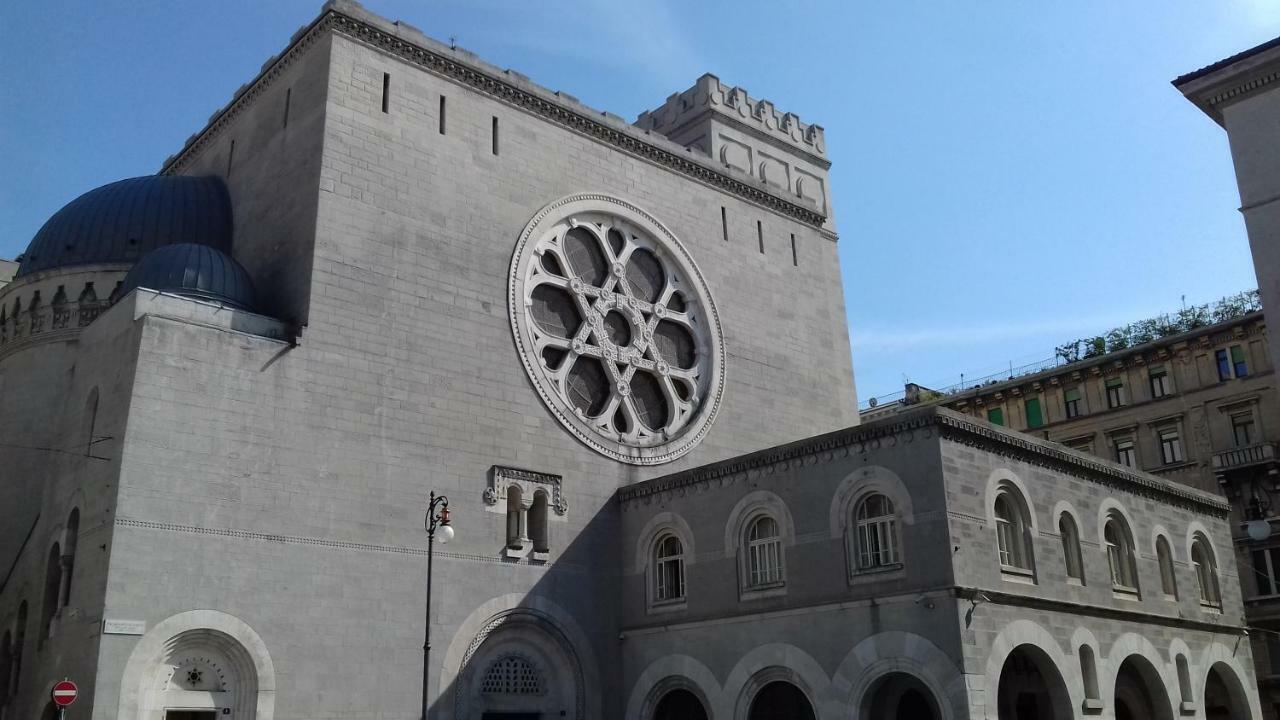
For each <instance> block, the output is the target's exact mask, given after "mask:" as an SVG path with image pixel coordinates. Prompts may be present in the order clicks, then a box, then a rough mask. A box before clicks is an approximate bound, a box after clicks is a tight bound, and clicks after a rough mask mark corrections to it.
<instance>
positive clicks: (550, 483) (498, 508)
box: [484, 465, 569, 517]
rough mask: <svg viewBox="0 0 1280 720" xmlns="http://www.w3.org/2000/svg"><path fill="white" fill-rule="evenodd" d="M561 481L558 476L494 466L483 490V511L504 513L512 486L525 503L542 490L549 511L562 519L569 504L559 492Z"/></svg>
mask: <svg viewBox="0 0 1280 720" xmlns="http://www.w3.org/2000/svg"><path fill="white" fill-rule="evenodd" d="M562 480H563V478H561V477H560V476H559V475H550V474H547V473H540V472H534V471H532V470H522V469H520V468H513V467H505V466H502V465H494V466H493V467H492V468H491V469H490V470H489V486H488V487H486V488H485V489H484V504H485V509H486V510H488V511H489V512H496V513H505V512H506V511H507V491H508V490H509V489H510V488H511V487H512V486H515V487H518V488H520V496H521V498H522V499H523V500H524V501H525V502H527V503H532V502H533V493H534V491H536V490H537V489H539V488H543V489H545V490H546V491H547V495H548V496H549V497H550V498H551V509H552V510H554V511H555V514H556V515H559V516H561V517H563V516H564V515H565V513H567V512H568V511H569V504H568V502H566V501H565V499H564V495H563V493H562V492H561V488H560V485H561V481H562Z"/></svg>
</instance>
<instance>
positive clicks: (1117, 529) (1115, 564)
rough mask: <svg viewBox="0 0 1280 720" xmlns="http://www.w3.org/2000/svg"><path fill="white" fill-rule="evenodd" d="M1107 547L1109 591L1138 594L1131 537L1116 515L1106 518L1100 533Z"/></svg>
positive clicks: (1126, 527) (1136, 570)
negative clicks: (1109, 575)
mask: <svg viewBox="0 0 1280 720" xmlns="http://www.w3.org/2000/svg"><path fill="white" fill-rule="evenodd" d="M1102 539H1103V541H1104V542H1105V543H1106V546H1107V565H1108V566H1109V567H1110V568H1111V589H1112V590H1115V591H1116V592H1122V593H1129V594H1134V593H1137V592H1138V563H1137V559H1136V558H1135V557H1134V552H1133V536H1132V535H1131V534H1130V533H1129V526H1128V524H1127V523H1126V522H1125V521H1124V518H1123V517H1122V516H1120V515H1119V514H1118V513H1112V514H1111V515H1109V516H1108V517H1107V523H1106V525H1105V526H1104V528H1103V531H1102Z"/></svg>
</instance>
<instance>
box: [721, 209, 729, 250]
mask: <svg viewBox="0 0 1280 720" xmlns="http://www.w3.org/2000/svg"><path fill="white" fill-rule="evenodd" d="M720 234H721V235H723V236H724V241H725V242H729V213H728V211H726V210H725V209H724V206H723V205H721V206H720Z"/></svg>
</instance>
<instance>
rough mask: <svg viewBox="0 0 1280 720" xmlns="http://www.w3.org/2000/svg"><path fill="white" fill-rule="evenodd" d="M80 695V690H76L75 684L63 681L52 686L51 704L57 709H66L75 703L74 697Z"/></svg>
mask: <svg viewBox="0 0 1280 720" xmlns="http://www.w3.org/2000/svg"><path fill="white" fill-rule="evenodd" d="M79 694H80V690H79V689H78V688H76V684H75V683H73V682H71V681H70V680H63V681H62V682H60V683H58V684H57V685H54V686H53V693H52V695H53V702H54V704H55V705H57V706H58V707H66V706H68V705H70V704H71V703H73V702H75V701H76V696H78V695H79Z"/></svg>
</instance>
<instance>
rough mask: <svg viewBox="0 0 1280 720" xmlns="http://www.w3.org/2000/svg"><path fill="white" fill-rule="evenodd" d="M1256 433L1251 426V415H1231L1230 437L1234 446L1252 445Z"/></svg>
mask: <svg viewBox="0 0 1280 720" xmlns="http://www.w3.org/2000/svg"><path fill="white" fill-rule="evenodd" d="M1257 435H1258V434H1257V433H1256V432H1255V431H1254V427H1253V415H1232V416H1231V439H1232V440H1233V441H1234V442H1235V445H1236V447H1238V448H1239V447H1246V446H1248V445H1252V444H1253V443H1254V441H1255V438H1256V437H1257Z"/></svg>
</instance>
